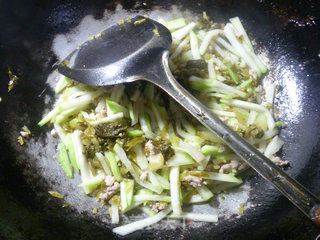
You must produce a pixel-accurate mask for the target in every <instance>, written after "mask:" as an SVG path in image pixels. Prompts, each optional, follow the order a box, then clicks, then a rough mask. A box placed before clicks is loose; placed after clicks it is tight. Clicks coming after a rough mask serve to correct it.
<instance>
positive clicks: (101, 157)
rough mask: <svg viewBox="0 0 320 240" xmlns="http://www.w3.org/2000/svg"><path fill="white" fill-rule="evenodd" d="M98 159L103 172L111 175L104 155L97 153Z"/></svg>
mask: <svg viewBox="0 0 320 240" xmlns="http://www.w3.org/2000/svg"><path fill="white" fill-rule="evenodd" d="M95 155H96V157H97V159H98V160H99V162H100V164H101V166H102V168H103V170H104V171H105V173H106V174H107V175H111V171H110V168H109V167H108V165H107V163H106V158H105V156H104V155H102V153H96V154H95Z"/></svg>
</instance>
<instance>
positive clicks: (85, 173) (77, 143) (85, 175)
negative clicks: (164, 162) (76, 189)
mask: <svg viewBox="0 0 320 240" xmlns="http://www.w3.org/2000/svg"><path fill="white" fill-rule="evenodd" d="M80 134H81V133H80V131H79V130H75V131H74V132H73V133H71V139H72V143H73V145H74V151H75V155H76V159H77V163H78V166H79V168H80V172H81V179H82V182H86V181H88V180H89V179H90V178H91V177H92V173H91V171H90V167H89V164H88V162H87V159H86V157H85V156H84V154H83V152H84V149H83V145H82V142H81V138H80ZM84 189H85V191H88V190H89V189H87V188H86V187H84Z"/></svg>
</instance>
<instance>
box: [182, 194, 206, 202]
mask: <svg viewBox="0 0 320 240" xmlns="http://www.w3.org/2000/svg"><path fill="white" fill-rule="evenodd" d="M206 201H207V200H204V199H203V198H202V197H201V195H200V194H194V195H192V196H191V197H190V199H188V201H185V202H186V203H202V202H206Z"/></svg>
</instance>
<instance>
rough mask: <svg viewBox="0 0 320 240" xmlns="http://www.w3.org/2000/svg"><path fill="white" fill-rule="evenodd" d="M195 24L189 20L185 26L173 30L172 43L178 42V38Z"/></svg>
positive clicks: (181, 37)
mask: <svg viewBox="0 0 320 240" xmlns="http://www.w3.org/2000/svg"><path fill="white" fill-rule="evenodd" d="M195 26H196V24H195V23H194V22H191V23H189V24H188V25H187V26H184V27H183V28H180V29H179V30H177V31H175V32H173V33H172V34H171V35H172V40H173V41H172V42H173V44H178V43H179V42H180V40H182V39H183V38H184V37H185V36H187V35H188V34H189V33H190V31H192V29H193V28H194V27H195Z"/></svg>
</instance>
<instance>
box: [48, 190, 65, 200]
mask: <svg viewBox="0 0 320 240" xmlns="http://www.w3.org/2000/svg"><path fill="white" fill-rule="evenodd" d="M48 193H49V194H50V195H51V196H52V197H55V198H60V199H62V198H63V195H62V194H61V193H58V192H57V191H48Z"/></svg>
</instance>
